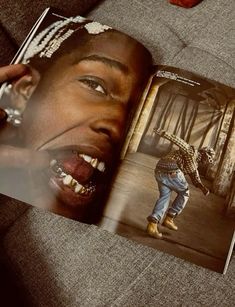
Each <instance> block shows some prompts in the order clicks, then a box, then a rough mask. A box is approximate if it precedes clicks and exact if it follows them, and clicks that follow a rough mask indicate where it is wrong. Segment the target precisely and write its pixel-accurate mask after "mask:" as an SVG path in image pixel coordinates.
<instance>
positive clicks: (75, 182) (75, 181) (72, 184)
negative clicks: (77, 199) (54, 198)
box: [71, 179, 78, 187]
mask: <svg viewBox="0 0 235 307" xmlns="http://www.w3.org/2000/svg"><path fill="white" fill-rule="evenodd" d="M77 184H78V182H77V180H75V179H72V181H71V186H72V187H74V186H76V185H77Z"/></svg>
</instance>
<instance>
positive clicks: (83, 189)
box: [79, 186, 86, 194]
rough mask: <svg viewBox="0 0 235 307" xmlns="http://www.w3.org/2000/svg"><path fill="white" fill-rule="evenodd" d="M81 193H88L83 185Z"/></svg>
mask: <svg viewBox="0 0 235 307" xmlns="http://www.w3.org/2000/svg"><path fill="white" fill-rule="evenodd" d="M79 193H80V194H85V193H86V188H85V187H83V186H82V188H81V189H80V191H79Z"/></svg>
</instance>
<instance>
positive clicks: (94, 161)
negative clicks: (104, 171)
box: [91, 159, 99, 168]
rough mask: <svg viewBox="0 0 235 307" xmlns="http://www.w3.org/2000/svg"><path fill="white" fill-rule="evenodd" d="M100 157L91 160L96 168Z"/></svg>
mask: <svg viewBox="0 0 235 307" xmlns="http://www.w3.org/2000/svg"><path fill="white" fill-rule="evenodd" d="M98 163H99V162H98V159H92V160H91V165H92V166H93V167H94V168H97V166H98Z"/></svg>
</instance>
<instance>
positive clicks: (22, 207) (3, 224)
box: [0, 194, 30, 234]
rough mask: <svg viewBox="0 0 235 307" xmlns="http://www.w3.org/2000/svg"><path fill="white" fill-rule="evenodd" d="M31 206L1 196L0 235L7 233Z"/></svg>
mask: <svg viewBox="0 0 235 307" xmlns="http://www.w3.org/2000/svg"><path fill="white" fill-rule="evenodd" d="M29 207H30V206H29V205H27V204H25V203H22V202H20V201H17V202H16V201H15V200H14V199H12V198H10V197H8V196H5V195H2V194H0V234H2V233H3V232H5V231H6V230H7V229H8V228H9V227H10V226H11V225H12V224H13V223H14V222H15V220H17V218H19V217H20V216H21V215H22V214H24V213H25V212H26V211H27V210H28V209H29Z"/></svg>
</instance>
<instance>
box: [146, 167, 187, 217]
mask: <svg viewBox="0 0 235 307" xmlns="http://www.w3.org/2000/svg"><path fill="white" fill-rule="evenodd" d="M155 176H156V180H157V182H158V188H159V192H160V196H159V199H158V200H157V202H156V204H155V207H154V209H153V212H152V214H151V215H150V216H149V217H148V220H153V221H157V222H160V221H161V219H162V218H163V216H164V215H165V213H166V211H167V209H168V206H169V203H170V198H171V192H172V191H174V192H176V193H177V196H176V198H175V200H174V201H173V203H172V205H171V207H170V208H169V209H168V211H167V214H169V215H170V216H176V215H178V214H180V213H181V212H182V210H183V209H184V207H185V205H186V203H187V201H188V199H189V189H188V183H187V181H186V179H185V177H184V174H183V173H182V171H181V170H177V171H176V172H174V173H172V174H168V173H163V172H161V171H156V172H155Z"/></svg>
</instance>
